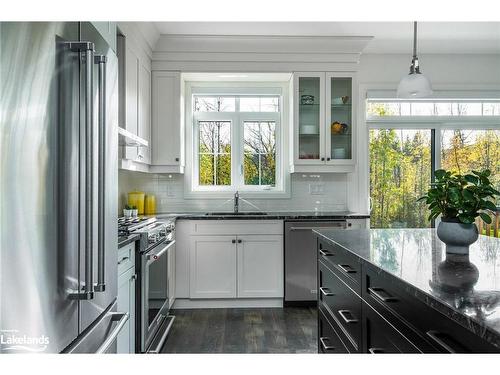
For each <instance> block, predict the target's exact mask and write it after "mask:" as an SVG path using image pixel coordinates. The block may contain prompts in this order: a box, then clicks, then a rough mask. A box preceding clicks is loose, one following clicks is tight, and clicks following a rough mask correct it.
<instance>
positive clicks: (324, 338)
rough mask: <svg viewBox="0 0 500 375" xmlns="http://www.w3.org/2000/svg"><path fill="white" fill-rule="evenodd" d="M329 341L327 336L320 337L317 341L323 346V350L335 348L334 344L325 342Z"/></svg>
mask: <svg viewBox="0 0 500 375" xmlns="http://www.w3.org/2000/svg"><path fill="white" fill-rule="evenodd" d="M327 341H330V339H329V338H328V337H320V338H319V342H320V343H321V346H322V347H323V350H325V351H327V350H335V346H333V345H328V344H327V343H326V342H327Z"/></svg>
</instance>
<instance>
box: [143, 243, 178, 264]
mask: <svg viewBox="0 0 500 375" xmlns="http://www.w3.org/2000/svg"><path fill="white" fill-rule="evenodd" d="M174 243H175V240H173V241H172V242H169V243H168V244H167V245H166V246H165V247H163V248H162V249H161V250H160V251H158V252H154V253H152V254H147V255H146V259H147V260H152V261H153V262H154V261H156V260H158V259H159V258H160V257H161V256H162V255H163V254H164V253H165V251H167V250H168V249H169V248H170V247H171V246H172V245H173V244H174Z"/></svg>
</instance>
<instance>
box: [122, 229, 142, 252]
mask: <svg viewBox="0 0 500 375" xmlns="http://www.w3.org/2000/svg"><path fill="white" fill-rule="evenodd" d="M140 238H141V235H140V234H137V233H135V234H131V235H129V236H118V248H119V249H120V248H122V247H123V246H126V245H128V244H129V243H132V242H135V241H137V240H139V239H140Z"/></svg>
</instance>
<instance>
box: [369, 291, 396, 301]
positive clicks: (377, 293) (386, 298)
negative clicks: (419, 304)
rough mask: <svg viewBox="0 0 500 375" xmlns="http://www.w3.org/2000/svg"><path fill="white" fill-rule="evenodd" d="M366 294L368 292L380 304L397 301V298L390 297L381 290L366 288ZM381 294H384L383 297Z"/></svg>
mask: <svg viewBox="0 0 500 375" xmlns="http://www.w3.org/2000/svg"><path fill="white" fill-rule="evenodd" d="M368 292H370V294H371V295H373V296H375V297H376V298H377V299H379V300H381V301H382V302H396V301H397V300H398V299H397V298H395V297H393V296H391V295H390V294H389V293H387V292H386V291H385V290H384V289H382V288H368ZM382 294H385V296H384V295H382Z"/></svg>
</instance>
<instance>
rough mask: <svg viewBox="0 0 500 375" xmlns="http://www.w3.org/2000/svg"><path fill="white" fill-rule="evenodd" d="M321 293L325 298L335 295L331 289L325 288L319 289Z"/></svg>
mask: <svg viewBox="0 0 500 375" xmlns="http://www.w3.org/2000/svg"><path fill="white" fill-rule="evenodd" d="M319 291H320V292H321V294H323V295H324V296H325V297H328V296H334V294H333V293H332V292H331V291H330V289H328V288H324V287H321V288H319Z"/></svg>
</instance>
